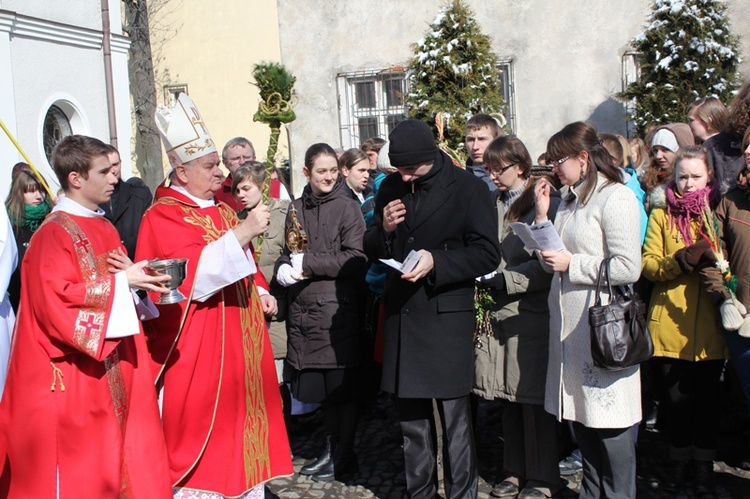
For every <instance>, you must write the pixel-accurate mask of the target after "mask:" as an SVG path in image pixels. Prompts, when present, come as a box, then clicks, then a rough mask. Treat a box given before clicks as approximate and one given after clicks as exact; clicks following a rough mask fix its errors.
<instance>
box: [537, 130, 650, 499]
mask: <svg viewBox="0 0 750 499" xmlns="http://www.w3.org/2000/svg"><path fill="white" fill-rule="evenodd" d="M547 157H548V158H549V159H550V161H549V165H551V166H552V168H553V171H554V172H555V173H556V174H557V176H558V178H559V179H560V181H561V182H562V184H563V185H567V186H568V187H569V188H570V190H569V193H568V194H567V195H566V196H565V198H564V199H563V201H562V203H561V204H560V207H559V209H558V211H557V216H556V217H555V228H556V229H557V231H558V233H559V234H560V238H561V239H562V242H563V244H564V245H565V248H566V250H565V251H562V252H557V251H542V252H541V260H542V263H543V264H544V265H545V266H546V267H547V268H548V270H549V271H551V272H554V276H553V278H552V286H551V289H550V294H549V309H550V349H549V363H548V368H547V383H546V386H547V388H546V393H545V403H544V407H545V409H546V410H547V411H548V412H550V413H551V414H553V415H554V416H556V417H557V418H558V419H559V420H563V419H565V420H568V421H572V422H573V428H574V430H575V435H576V439H577V441H578V444H579V447H580V449H581V453H582V456H583V481H582V484H581V494H580V497H581V498H582V499H599V498H603V497H606V498H608V499H621V498H634V497H635V491H636V488H635V442H634V439H633V438H632V435H631V434H630V433H629V431H628V430H629V429H630V427H632V426H633V425H634V424H636V423H638V422H639V421H640V420H641V398H640V392H641V390H640V376H639V368H638V366H634V367H630V368H627V369H623V370H621V371H607V370H604V369H600V368H598V367H596V366H595V365H594V362H593V360H592V357H591V333H590V328H589V322H588V311H589V308H590V307H591V306H592V305H593V304H594V299H595V294H596V282H597V277H598V274H599V267H600V265H601V263H602V261H603V260H604V259H605V258H611V259H612V260H611V268H610V277H611V279H612V284H613V285H621V284H630V283H634V282H635V281H636V280H637V279H638V276H639V274H640V270H641V245H640V218H639V207H638V201H636V199H635V196H634V195H633V193H632V192H631V191H630V190H629V189H628V188H627V187H625V186H624V185H623V184H622V176H621V175H620V172H619V171H618V169H617V168H616V167H614V166H613V165H612V161H611V159H610V156H609V153H608V152H607V150H606V149H605V148H604V146H603V145H602V143H601V141H600V140H599V139H598V137H597V134H596V130H595V129H594V128H593V127H592V126H591V125H588V124H586V123H583V122H577V123H571V124H570V125H567V126H566V127H565V128H563V129H562V130H561V131H559V132H558V133H556V134H555V135H553V136H552V138H551V139H550V140H549V142H548V143H547ZM550 190H551V188H550V186H549V185H548V184H547V182H545V181H540V182H537V184H536V186H535V194H536V209H537V215H536V220H535V221H536V223H541V222H544V221H546V220H547V219H548V216H549V215H548V213H549V208H548V207H549V206H550ZM607 299H608V298H607V297H603V300H607Z"/></svg>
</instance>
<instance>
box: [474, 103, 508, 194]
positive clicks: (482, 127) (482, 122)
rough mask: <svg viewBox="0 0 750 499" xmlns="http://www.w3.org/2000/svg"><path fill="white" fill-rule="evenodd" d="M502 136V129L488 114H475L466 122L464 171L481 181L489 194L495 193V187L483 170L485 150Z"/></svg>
mask: <svg viewBox="0 0 750 499" xmlns="http://www.w3.org/2000/svg"><path fill="white" fill-rule="evenodd" d="M502 134H503V129H502V128H501V127H500V124H499V123H498V122H497V120H496V119H495V118H493V117H492V116H490V115H489V114H476V115H474V116H472V117H471V118H470V119H469V121H467V122H466V154H467V155H468V156H469V159H468V160H467V161H466V170H467V171H469V172H471V173H473V174H474V176H476V177H478V178H480V179H482V180H483V181H484V182H485V183H486V184H487V187H489V189H490V192H492V191H496V190H497V186H496V185H495V184H493V183H492V179H491V178H490V176H489V174H488V173H487V170H486V169H485V168H484V160H483V159H482V156H483V155H484V151H485V149H487V146H488V145H490V142H492V141H493V140H495V139H496V138H497V137H499V136H500V135H502Z"/></svg>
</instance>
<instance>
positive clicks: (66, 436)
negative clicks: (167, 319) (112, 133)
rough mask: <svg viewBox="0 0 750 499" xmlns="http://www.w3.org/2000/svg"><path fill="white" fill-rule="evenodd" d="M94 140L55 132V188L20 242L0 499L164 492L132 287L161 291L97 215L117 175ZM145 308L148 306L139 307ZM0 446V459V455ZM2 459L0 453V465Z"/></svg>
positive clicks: (0, 432) (1, 425)
mask: <svg viewBox="0 0 750 499" xmlns="http://www.w3.org/2000/svg"><path fill="white" fill-rule="evenodd" d="M107 153H108V149H107V147H106V145H105V144H104V143H103V142H101V141H99V140H97V139H93V138H90V137H84V136H81V135H73V136H69V137H66V138H65V139H63V140H62V142H60V144H59V145H58V146H57V147H56V148H55V151H54V153H53V155H52V164H53V167H54V170H55V173H56V174H57V177H58V179H59V181H60V185H61V186H62V188H63V190H64V191H65V197H62V198H61V201H60V203H59V204H58V205H57V206H56V207H55V209H54V210H53V211H52V213H51V214H50V215H49V216H48V217H47V219H46V220H45V222H44V223H43V225H42V226H41V227H40V228H39V229H38V230H37V232H36V233H35V234H34V236H33V237H32V239H31V242H30V244H29V248H28V250H27V252H26V256H25V260H24V266H23V271H22V275H21V282H22V286H21V289H22V294H21V302H20V306H19V312H18V321H17V323H16V331H15V334H14V337H13V345H12V348H11V357H10V366H9V372H8V378H7V384H6V387H5V393H4V394H3V398H2V401H1V402H0V441H5V443H6V448H5V451H6V452H7V456H6V459H5V462H4V463H3V464H2V465H0V469H1V473H2V474H1V475H0V497H4V498H10V499H12V498H23V499H26V498H31V497H33V498H40V499H48V498H49V499H53V498H56V497H57V498H61V499H66V498H83V497H87V498H94V497H96V498H103V497H128V498H147V499H150V498H169V497H170V496H171V490H170V483H169V473H168V468H167V450H166V445H165V441H164V434H163V432H162V428H161V421H160V420H159V407H158V405H157V400H156V391H155V389H154V384H153V374H152V371H151V369H150V364H149V354H148V350H147V347H146V340H145V337H144V335H143V334H142V333H141V328H140V323H139V320H138V318H139V315H141V316H144V317H145V316H148V315H149V314H150V313H153V312H155V311H156V309H155V308H154V309H151V310H149V309H148V308H147V306H146V305H147V304H145V303H143V302H140V300H139V299H138V297H137V295H136V294H135V293H133V292H131V289H133V288H140V289H145V290H151V291H160V290H165V288H164V287H163V286H161V285H160V284H159V282H160V281H163V280H165V278H163V277H151V276H148V275H146V274H145V273H144V272H143V267H144V266H145V265H146V263H147V262H145V261H144V262H141V263H139V264H132V262H130V260H128V258H127V256H126V254H125V249H124V247H123V245H122V243H121V242H120V236H119V235H118V234H117V230H115V228H114V227H113V226H112V224H111V223H110V222H109V221H107V220H106V219H105V218H104V212H103V211H102V210H101V209H99V207H98V205H99V204H100V203H105V202H107V201H108V200H109V197H110V196H111V194H112V191H113V189H114V185H115V183H116V182H117V178H116V177H115V175H114V174H113V173H112V164H111V162H110V161H109V158H108V157H107ZM151 306H152V307H153V304H151ZM2 451H3V449H0V456H2V454H4V452H2ZM1 461H2V459H1V458H0V462H1Z"/></svg>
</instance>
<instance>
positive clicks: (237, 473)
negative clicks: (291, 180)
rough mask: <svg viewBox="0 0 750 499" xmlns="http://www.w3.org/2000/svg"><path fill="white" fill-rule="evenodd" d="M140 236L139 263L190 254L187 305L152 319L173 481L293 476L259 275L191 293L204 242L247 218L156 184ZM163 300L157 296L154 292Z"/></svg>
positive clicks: (217, 486)
mask: <svg viewBox="0 0 750 499" xmlns="http://www.w3.org/2000/svg"><path fill="white" fill-rule="evenodd" d="M156 196H157V201H156V202H155V203H154V205H153V206H152V207H151V208H150V209H149V210H148V211H147V212H146V214H145V216H144V217H143V221H142V223H141V229H140V232H139V235H138V247H137V249H136V260H137V261H140V260H144V259H146V260H151V259H154V258H159V259H169V258H187V259H188V266H187V278H186V279H185V281H184V282H183V284H182V285H181V286H180V288H179V289H180V291H181V292H182V293H183V294H184V295H185V296H186V297H188V300H186V301H183V302H182V303H177V304H172V305H160V306H159V312H160V314H161V315H160V317H159V318H158V319H154V320H150V321H146V322H145V323H144V329H145V331H146V335H147V337H148V344H149V350H150V351H151V355H152V357H153V360H154V361H155V363H156V369H157V372H158V373H159V374H157V381H158V382H161V383H163V387H164V394H163V409H162V418H163V421H164V433H165V436H166V440H167V450H168V454H169V467H170V473H171V477H172V483H173V484H174V486H175V487H182V488H183V489H187V490H197V491H210V492H213V493H218V494H221V495H224V496H227V497H235V496H239V495H241V494H243V493H245V492H246V491H247V490H249V489H251V488H252V487H254V486H255V485H258V484H260V483H262V482H264V481H266V480H270V479H272V478H276V477H279V476H285V475H290V474H292V473H293V469H292V463H291V458H290V451H289V442H288V440H287V435H286V428H285V427H284V419H283V415H282V412H281V397H280V395H279V386H278V382H277V378H276V370H275V367H274V361H273V352H272V351H271V343H270V339H269V336H268V332H267V330H266V326H265V319H264V317H263V311H262V308H261V304H260V300H259V298H258V294H257V291H256V289H255V285H254V284H253V280H252V276H251V277H250V278H243V279H239V280H238V281H237V282H235V283H233V284H230V285H228V286H226V287H224V288H223V289H221V290H220V291H218V292H217V293H216V294H214V295H213V296H212V297H210V298H209V299H208V300H206V301H205V302H202V303H201V302H196V301H193V300H192V291H193V287H194V284H195V277H196V269H197V267H198V264H199V262H200V261H201V256H202V252H203V249H204V248H205V247H206V245H207V244H208V243H210V242H213V241H216V240H218V239H219V238H220V237H221V236H222V235H224V234H225V233H226V232H227V230H229V229H231V228H232V227H234V226H235V225H237V224H238V223H239V220H238V219H237V216H236V214H235V212H234V211H233V210H232V209H231V208H230V207H229V206H227V205H226V204H224V203H219V204H218V205H216V206H211V207H208V208H199V207H198V206H197V205H196V204H195V203H194V202H193V201H192V200H190V199H189V198H187V197H186V196H184V195H182V194H180V193H178V192H177V191H174V190H172V189H168V188H160V189H157V193H156ZM152 298H154V299H156V298H158V297H157V296H152Z"/></svg>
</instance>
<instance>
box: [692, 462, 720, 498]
mask: <svg viewBox="0 0 750 499" xmlns="http://www.w3.org/2000/svg"><path fill="white" fill-rule="evenodd" d="M693 483H694V486H693V491H694V492H695V495H697V496H712V495H713V494H714V490H715V486H714V463H713V461H695V475H694V480H693Z"/></svg>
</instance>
